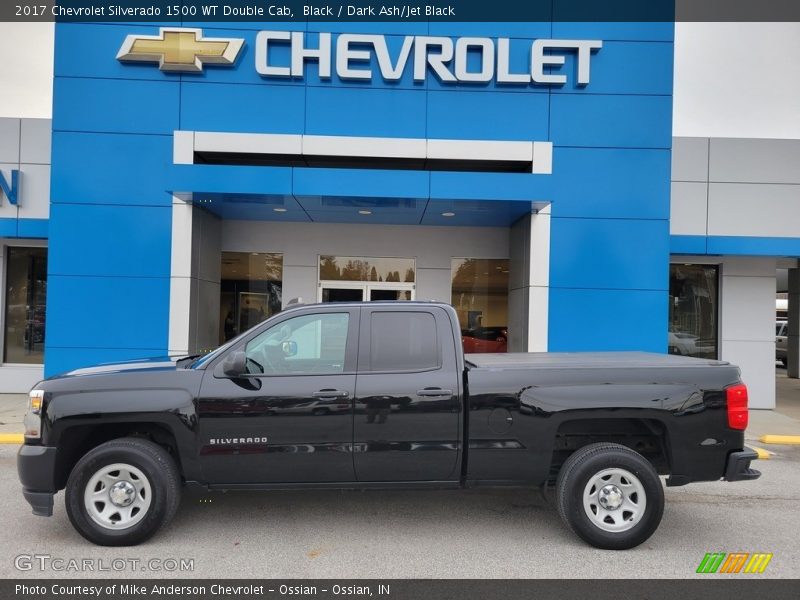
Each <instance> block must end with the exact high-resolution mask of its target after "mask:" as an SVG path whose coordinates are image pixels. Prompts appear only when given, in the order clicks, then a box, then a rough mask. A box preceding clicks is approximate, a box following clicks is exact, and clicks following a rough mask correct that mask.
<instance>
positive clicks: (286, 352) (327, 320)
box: [18, 302, 760, 549]
mask: <svg viewBox="0 0 800 600" xmlns="http://www.w3.org/2000/svg"><path fill="white" fill-rule="evenodd" d="M460 342H461V331H460V328H459V324H458V318H457V315H456V313H455V311H454V309H453V308H452V307H450V306H448V305H446V304H440V303H425V302H386V303H382V302H377V303H375V302H373V303H343V304H321V305H299V306H294V307H290V308H288V309H287V310H285V311H283V312H281V313H279V314H277V315H276V316H274V317H272V318H270V319H269V320H267V321H265V322H263V323H261V324H260V325H258V326H256V327H254V328H253V329H251V330H249V331H247V332H245V333H243V334H242V335H240V336H238V337H236V338H234V339H233V340H231V341H230V342H228V343H227V344H225V345H223V346H221V347H220V348H218V349H217V350H215V351H213V352H211V353H209V354H206V355H204V356H198V357H184V358H180V359H157V360H139V361H135V362H130V363H125V364H112V365H103V366H99V367H93V368H84V369H78V370H75V371H72V372H69V373H65V374H63V375H60V376H56V377H51V378H49V379H47V380H45V381H42V382H41V383H40V384H38V385H37V386H36V387H35V388H34V389H33V390H32V391H31V393H30V406H29V410H28V413H27V414H26V416H25V427H26V431H25V444H24V445H23V446H22V447H21V448H20V451H19V454H18V470H19V476H20V480H21V482H22V487H23V494H24V496H25V498H26V499H27V501H28V502H29V503H30V504H31V506H32V507H33V512H34V514H37V515H46V516H49V515H51V514H52V512H53V497H54V495H55V494H56V493H57V492H58V491H59V490H62V489H63V490H65V501H66V509H67V514H68V516H69V519H70V520H71V522H72V524H73V525H74V526H75V528H76V529H77V530H78V531H79V532H80V533H81V535H83V536H84V537H85V538H87V539H88V540H90V541H92V542H94V543H97V544H103V545H130V544H136V543H139V542H142V541H144V540H146V539H147V538H149V537H150V536H151V535H153V534H154V533H155V532H156V531H157V530H158V529H159V527H161V526H162V525H163V524H164V523H165V522H167V521H168V520H169V519H170V518H171V517H172V516H173V515H174V513H175V511H176V510H177V508H178V504H179V499H180V494H181V489H182V488H183V487H184V486H195V487H200V488H202V489H205V490H239V489H263V490H271V489H286V488H311V487H319V488H385V487H395V488H401V487H414V488H423V487H434V488H442V487H453V488H472V487H476V486H532V487H533V486H547V485H554V486H555V496H554V499H555V503H556V504H557V508H558V512H559V514H560V515H561V518H562V519H563V520H564V522H565V523H566V525H567V526H568V527H569V528H570V529H571V530H572V531H574V532H575V533H576V534H577V535H579V536H580V537H581V538H583V539H584V540H585V541H587V542H588V543H590V544H593V545H594V546H597V547H600V548H609V549H624V548H630V547H633V546H636V545H637V544H640V543H642V542H643V541H644V540H646V539H647V538H648V537H650V535H651V534H652V533H653V532H654V531H655V530H656V528H657V527H658V524H659V522H660V520H661V515H662V511H663V506H664V492H663V487H662V481H661V478H660V476H661V475H663V476H666V485H668V486H674V485H684V484H687V483H691V482H697V481H717V480H720V479H725V480H727V481H738V480H745V479H755V478H757V477H759V475H760V473H759V472H758V471H755V470H753V469H751V468H750V461H751V460H752V459H754V458H756V455H755V453H754V452H753V451H752V450H749V449H747V448H745V446H744V429H745V427H746V426H747V418H748V412H747V411H748V409H747V389H746V388H745V386H744V385H743V384H742V382H741V381H740V377H739V369H738V368H737V367H735V366H733V365H731V364H729V363H727V362H721V361H715V360H705V359H702V360H701V359H695V358H687V357H682V356H669V355H660V354H648V353H640V352H619V353H575V354H569V353H564V354H558V353H542V354H535V353H530V354H525V353H517V354H473V355H467V356H466V357H465V356H464V354H463V353H462V350H461V343H460Z"/></svg>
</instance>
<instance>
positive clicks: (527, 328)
mask: <svg viewBox="0 0 800 600" xmlns="http://www.w3.org/2000/svg"><path fill="white" fill-rule="evenodd" d="M510 251H511V277H510V278H509V295H508V308H509V323H508V328H509V331H508V349H509V350H510V351H511V352H546V351H547V332H548V310H549V300H550V293H549V292H550V288H549V286H550V207H549V206H548V207H546V208H544V209H543V210H540V211H539V212H538V213H537V214H533V215H530V216H528V217H524V218H522V219H520V220H519V221H517V222H516V223H515V224H514V225H513V226H512V227H511V246H510Z"/></svg>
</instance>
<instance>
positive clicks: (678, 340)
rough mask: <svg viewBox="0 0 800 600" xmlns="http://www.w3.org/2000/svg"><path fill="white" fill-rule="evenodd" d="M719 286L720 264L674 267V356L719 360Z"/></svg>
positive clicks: (671, 277) (671, 316)
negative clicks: (718, 265)
mask: <svg viewBox="0 0 800 600" xmlns="http://www.w3.org/2000/svg"><path fill="white" fill-rule="evenodd" d="M718 283H719V269H718V267H717V266H716V265H691V264H680V265H670V267H669V352H670V354H682V355H684V356H696V357H698V358H717V355H718V352H717V350H718V344H717V331H718V330H717V315H718V307H719V298H718V296H717V290H718V289H719V285H718Z"/></svg>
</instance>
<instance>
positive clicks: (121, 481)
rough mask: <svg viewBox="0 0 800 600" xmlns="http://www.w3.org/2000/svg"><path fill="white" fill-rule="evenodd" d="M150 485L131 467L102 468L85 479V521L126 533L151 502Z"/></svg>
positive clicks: (138, 471) (142, 516) (114, 466)
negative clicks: (86, 516) (86, 481)
mask: <svg viewBox="0 0 800 600" xmlns="http://www.w3.org/2000/svg"><path fill="white" fill-rule="evenodd" d="M152 496H153V494H152V489H151V487H150V481H149V480H148V479H147V477H146V476H145V474H144V473H142V471H141V470H139V469H137V468H136V467H134V466H132V465H127V464H124V463H115V464H112V465H106V466H104V467H103V468H102V469H100V470H99V471H97V472H96V473H95V474H94V475H92V477H91V478H90V479H89V483H87V484H86V488H85V490H84V493H83V502H84V506H85V507H86V513H87V514H88V515H89V517H90V518H91V519H92V521H94V522H95V523H97V524H98V525H100V526H101V527H104V528H106V529H115V530H118V529H127V528H129V527H133V526H134V525H136V523H138V522H139V521H141V520H142V519H143V518H144V516H145V515H146V514H147V510H148V509H149V508H150V502H151V501H152Z"/></svg>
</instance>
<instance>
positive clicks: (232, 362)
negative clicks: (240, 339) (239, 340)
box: [222, 350, 247, 377]
mask: <svg viewBox="0 0 800 600" xmlns="http://www.w3.org/2000/svg"><path fill="white" fill-rule="evenodd" d="M222 372H223V373H225V375H226V376H228V377H240V376H242V375H246V374H247V355H246V354H245V353H244V352H242V351H241V350H239V351H237V352H231V353H230V354H229V355H228V356H226V357H225V360H223V361H222Z"/></svg>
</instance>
